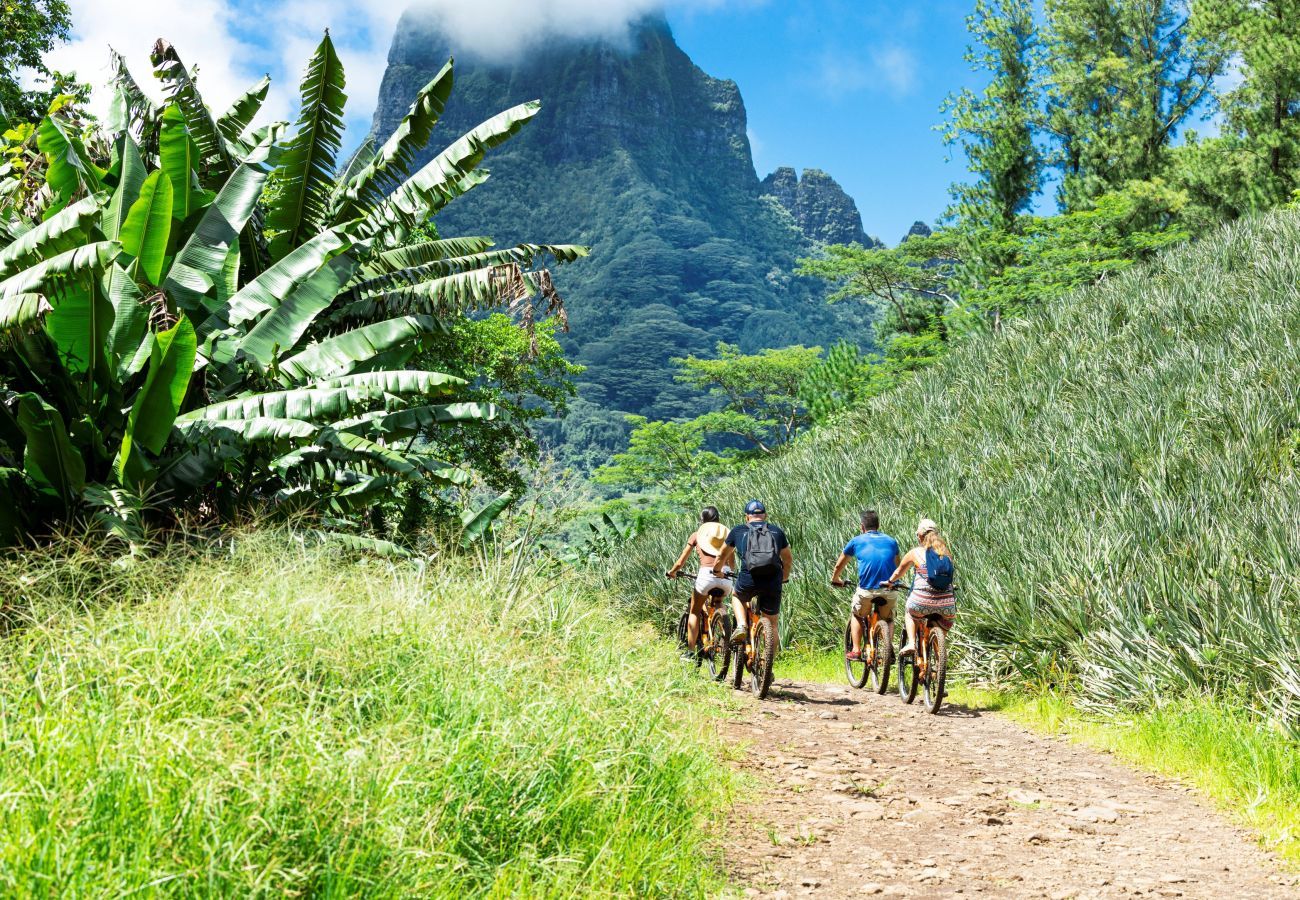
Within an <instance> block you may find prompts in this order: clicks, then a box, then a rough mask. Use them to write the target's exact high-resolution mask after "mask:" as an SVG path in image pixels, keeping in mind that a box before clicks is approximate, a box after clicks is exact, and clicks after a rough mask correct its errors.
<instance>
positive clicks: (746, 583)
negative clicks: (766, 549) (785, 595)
mask: <svg viewBox="0 0 1300 900" xmlns="http://www.w3.org/2000/svg"><path fill="white" fill-rule="evenodd" d="M767 530H768V531H770V532H772V541H773V543H775V544H776V549H777V552H778V553H780V552H781V551H782V550H784V549H785V548H786V547H789V546H790V539H789V538H787V537H786V536H785V532H784V531H782V530H781V526H780V525H776V524H773V523H772V522H768V523H767ZM748 538H749V526H748V525H746V524H741V525H737V526H736V527H735V528H733V529H731V533H730V534H729V535H727V546H728V547H735V548H736V563H737V565H738V566H739V567H740V574H739V575H737V576H736V587H737V588H751V587H754V586H755V585H757V584H760V583H762V584H763V585H764V586H765V587H769V588H775V589H776V590H778V591H779V590H780V589H781V579H782V577H784V574H785V571H784V570H785V566H783V565H782V564H781V563H780V562H779V561H778V562H777V564H776V568H775V569H774V570H773V572H772V573H771V574H770V575H768V576H767V577H766V578H763V577H761V576H760V577H759V578H755V577H754V576H753V575H752V574H750V573H749V572H747V571H746V570H745V566H744V561H745V544H747V543H748V542H749V541H748ZM890 571H893V570H892V569H891V570H890Z"/></svg>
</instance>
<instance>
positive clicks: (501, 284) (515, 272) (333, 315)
mask: <svg viewBox="0 0 1300 900" xmlns="http://www.w3.org/2000/svg"><path fill="white" fill-rule="evenodd" d="M531 292H532V291H531V287H530V282H529V281H528V279H527V278H526V277H525V276H524V275H523V274H522V273H521V272H520V271H519V267H518V266H515V265H513V264H512V265H508V266H489V267H487V268H483V269H475V270H473V271H470V272H458V273H457V274H455V275H448V276H446V277H443V278H435V279H433V280H431V281H426V282H425V283H424V284H417V285H413V286H411V287H406V288H401V289H400V290H390V291H387V292H385V293H382V294H380V295H378V296H375V297H368V298H364V299H360V300H354V301H352V302H351V303H344V304H343V305H341V306H339V307H337V308H336V309H335V310H333V311H331V312H330V315H329V317H328V321H329V322H330V323H332V324H352V323H358V322H374V321H376V320H383V319H389V318H392V317H393V316H404V315H426V316H445V315H448V314H450V313H458V312H465V311H468V310H475V309H488V308H491V307H494V306H500V305H502V304H503V303H511V302H513V301H515V300H517V299H519V298H520V297H522V296H526V295H527V294H528V293H531Z"/></svg>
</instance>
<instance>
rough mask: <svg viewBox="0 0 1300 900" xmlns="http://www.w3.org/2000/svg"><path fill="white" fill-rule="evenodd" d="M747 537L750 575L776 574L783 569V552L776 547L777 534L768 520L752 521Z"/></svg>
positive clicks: (747, 560)
mask: <svg viewBox="0 0 1300 900" xmlns="http://www.w3.org/2000/svg"><path fill="white" fill-rule="evenodd" d="M748 527H749V533H748V535H747V536H746V537H745V558H744V563H745V571H746V572H748V573H749V574H750V575H757V576H763V575H775V574H776V573H777V572H779V571H780V570H781V554H780V552H779V551H778V550H777V549H776V535H774V534H772V530H771V529H770V528H768V527H767V523H766V522H751V523H750V524H749V526H748Z"/></svg>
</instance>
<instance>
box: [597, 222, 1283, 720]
mask: <svg viewBox="0 0 1300 900" xmlns="http://www.w3.org/2000/svg"><path fill="white" fill-rule="evenodd" d="M1297 247H1300V219H1297V217H1296V215H1295V214H1294V213H1293V212H1290V211H1288V212H1279V213H1273V214H1268V215H1264V216H1259V217H1256V218H1252V219H1250V220H1246V221H1243V222H1241V223H1238V224H1236V225H1234V226H1231V227H1227V228H1222V229H1220V230H1218V231H1216V232H1213V233H1211V234H1209V235H1206V236H1204V237H1202V238H1201V239H1200V240H1199V241H1197V242H1195V243H1185V244H1183V245H1180V246H1178V247H1176V248H1172V249H1169V250H1166V251H1165V252H1164V253H1162V254H1160V255H1159V256H1157V257H1156V258H1155V259H1154V260H1153V261H1152V262H1150V263H1147V264H1145V265H1141V266H1135V267H1131V268H1129V269H1128V270H1126V271H1122V272H1119V273H1118V274H1116V275H1113V276H1110V277H1107V278H1106V279H1105V280H1103V281H1102V282H1101V283H1100V284H1096V285H1093V286H1091V287H1087V288H1085V289H1083V290H1081V291H1077V292H1075V293H1074V294H1072V295H1070V296H1069V297H1068V298H1065V299H1062V300H1059V301H1057V302H1054V303H1049V304H1046V305H1043V306H1040V307H1039V308H1037V309H1035V310H1034V311H1032V312H1031V313H1030V314H1029V315H1028V316H1027V317H1026V318H1024V319H1022V320H1017V321H1011V322H1008V323H1007V324H1006V325H1005V327H1004V328H1003V329H1002V331H1001V333H1000V334H998V335H990V336H984V337H978V338H975V339H972V340H970V341H969V342H967V343H965V344H964V345H963V346H962V347H961V348H960V350H957V351H955V352H952V353H949V354H948V355H946V356H945V357H944V358H943V359H941V360H939V361H938V362H937V363H935V364H934V365H932V366H931V367H930V368H929V369H928V370H927V371H925V372H922V373H921V374H919V375H918V376H916V377H914V378H912V379H910V380H908V381H907V382H906V383H904V384H902V385H900V386H899V387H898V388H897V389H895V390H892V391H889V392H888V393H885V394H882V395H880V396H877V397H875V398H874V399H872V400H870V401H868V402H867V403H866V404H865V405H864V407H863V408H861V409H860V410H858V411H856V412H855V413H854V414H852V415H850V416H848V417H846V418H845V419H844V420H842V421H840V422H837V427H835V428H825V429H814V430H813V431H812V432H810V433H809V434H807V435H805V436H803V437H802V438H800V439H799V440H797V441H796V442H795V443H794V444H793V445H792V446H791V448H790V449H789V450H788V451H787V452H786V453H783V454H780V455H778V456H776V457H775V458H773V459H771V460H768V461H767V462H765V464H764V465H762V466H755V467H751V468H747V469H746V470H744V472H743V473H741V475H740V476H739V477H737V478H735V479H732V480H729V481H724V482H722V483H718V484H715V485H714V486H713V490H712V491H711V500H713V502H715V503H716V504H717V506H718V507H719V509H720V510H721V512H722V515H723V518H724V519H734V518H737V517H738V516H739V514H740V506H741V504H742V503H743V502H744V501H745V500H746V499H747V498H748V497H751V496H760V497H762V498H763V499H764V501H765V502H767V504H768V509H769V510H770V511H771V513H772V517H773V519H774V520H775V521H777V522H779V523H780V524H781V525H782V527H783V528H785V529H786V531H787V533H788V534H789V535H790V538H791V542H792V545H793V547H794V553H795V558H796V565H797V566H799V567H801V569H802V570H803V571H811V572H819V571H825V570H826V569H824V568H823V567H827V568H829V566H830V565H831V564H832V563H833V562H834V560H835V558H836V555H837V554H838V552H839V549H840V548H841V547H842V546H843V540H844V538H845V537H846V536H848V535H851V534H852V533H854V532H855V531H856V528H857V525H856V521H855V519H856V511H857V510H858V509H861V508H863V507H874V508H877V509H880V510H881V511H882V515H883V522H884V526H885V530H886V531H889V532H892V533H894V534H896V535H906V534H908V533H909V531H910V529H911V528H912V527H913V525H914V523H915V522H916V520H917V518H919V517H920V516H922V515H927V516H931V517H933V518H935V519H936V520H937V521H938V522H939V523H940V525H941V527H942V528H943V530H944V532H945V534H946V535H947V536H948V537H949V539H950V542H951V545H952V547H953V550H954V553H955V555H956V558H957V560H958V566H959V588H958V590H959V593H958V619H957V630H956V631H955V632H954V640H953V644H954V647H955V648H956V649H955V651H954V652H955V653H959V654H960V661H959V663H958V665H959V667H960V669H961V670H963V671H964V672H965V673H967V674H968V675H971V676H975V677H977V678H979V679H985V680H988V681H990V682H993V683H995V684H1015V683H1041V682H1043V681H1044V680H1047V681H1051V682H1054V683H1058V684H1061V683H1063V684H1065V685H1066V686H1068V687H1070V688H1072V689H1075V690H1077V691H1078V692H1079V695H1080V696H1081V697H1082V698H1083V699H1084V700H1085V701H1086V702H1088V703H1090V704H1096V706H1097V707H1098V708H1106V709H1111V710H1114V709H1116V708H1123V707H1126V706H1129V705H1142V704H1149V703H1151V702H1153V701H1156V700H1161V701H1163V699H1165V698H1167V697H1168V696H1169V694H1171V693H1174V694H1178V693H1188V694H1199V693H1213V694H1217V695H1219V696H1222V697H1224V698H1225V699H1228V700H1230V701H1231V702H1233V703H1237V704H1241V705H1247V706H1256V707H1258V708H1261V709H1266V710H1267V711H1268V712H1269V713H1270V714H1271V716H1272V717H1273V718H1274V719H1276V720H1278V721H1280V722H1284V723H1289V724H1290V725H1291V726H1292V727H1293V728H1294V725H1295V721H1296V718H1295V716H1296V710H1297V709H1298V708H1300V681H1297V679H1296V678H1295V675H1294V672H1293V671H1292V670H1291V668H1289V667H1288V666H1286V665H1270V664H1267V663H1268V662H1273V661H1285V660H1291V659H1294V658H1296V656H1297V655H1298V654H1300V621H1297V619H1296V615H1297V610H1300V596H1297V585H1296V583H1295V582H1294V580H1293V579H1289V578H1287V577H1285V576H1283V575H1281V574H1280V573H1286V572H1289V571H1291V570H1292V569H1293V568H1294V566H1293V560H1294V559H1295V558H1296V557H1297V555H1300V547H1297V544H1296V535H1297V534H1300V530H1297V528H1296V526H1295V510H1296V509H1300V470H1298V469H1297V467H1296V465H1295V454H1294V452H1293V449H1294V434H1295V422H1294V418H1295V402H1294V390H1293V387H1294V384H1295V380H1296V377H1297V373H1300V355H1298V353H1300V350H1298V345H1297V343H1296V341H1295V340H1294V339H1293V335H1294V331H1295V329H1294V318H1295V309H1296V306H1297V304H1298V303H1300V294H1298V293H1297V285H1300V255H1297V253H1296V252H1295V248H1297ZM682 527H683V520H681V519H679V520H678V521H677V522H675V523H673V524H672V525H671V526H670V527H664V528H655V529H652V530H650V531H649V532H647V533H646V534H645V535H644V536H643V537H642V538H641V539H639V540H638V541H636V542H634V543H633V544H632V545H631V547H629V548H628V550H627V551H626V552H625V553H624V554H622V555H621V556H620V557H619V558H618V564H617V565H616V566H615V567H614V568H613V571H612V572H611V573H610V579H611V583H612V584H618V585H621V586H626V585H638V586H640V589H639V590H638V591H636V592H627V591H620V592H617V593H615V594H614V595H615V596H621V597H623V598H625V601H626V603H627V605H628V606H629V608H631V609H632V610H633V611H635V612H636V613H637V614H638V615H642V616H645V617H647V618H650V619H651V620H653V621H654V622H656V623H657V624H660V625H662V626H664V627H665V630H667V629H668V627H669V620H670V618H671V619H672V620H673V621H675V616H676V615H677V614H678V613H679V611H680V610H679V608H680V596H679V595H678V593H677V592H676V591H674V590H673V589H672V588H671V587H670V586H667V585H663V584H662V579H658V580H657V579H656V578H655V576H656V574H657V573H659V572H661V571H662V569H663V566H664V561H665V560H671V559H672V558H673V557H674V555H675V554H676V552H677V551H678V550H679V549H680V545H679V541H680V534H681V529H682ZM782 616H783V617H784V619H785V621H784V622H783V623H782V628H781V633H782V636H783V637H784V638H785V639H786V640H788V641H790V642H793V643H798V644H809V645H813V646H817V647H821V648H824V649H833V648H835V647H838V646H842V645H841V644H840V641H841V640H842V632H843V622H844V606H843V597H842V596H840V595H837V594H834V593H833V592H831V591H830V590H829V589H827V588H825V587H824V586H822V581H821V579H820V578H817V577H809V578H807V579H800V580H799V581H797V582H792V583H791V585H790V591H789V593H788V595H787V600H786V601H785V603H784V604H783V606H782ZM1262 661H1265V663H1266V664H1261V662H1262Z"/></svg>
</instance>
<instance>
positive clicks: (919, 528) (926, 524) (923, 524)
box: [916, 519, 939, 541]
mask: <svg viewBox="0 0 1300 900" xmlns="http://www.w3.org/2000/svg"><path fill="white" fill-rule="evenodd" d="M938 530H939V526H938V525H937V524H936V523H935V521H934V519H922V520H921V521H919V522H917V523H916V539H917V540H918V541H919V540H920V539H921V538H923V537H925V536H926V535H927V534H929V533H930V532H931V531H938Z"/></svg>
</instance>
